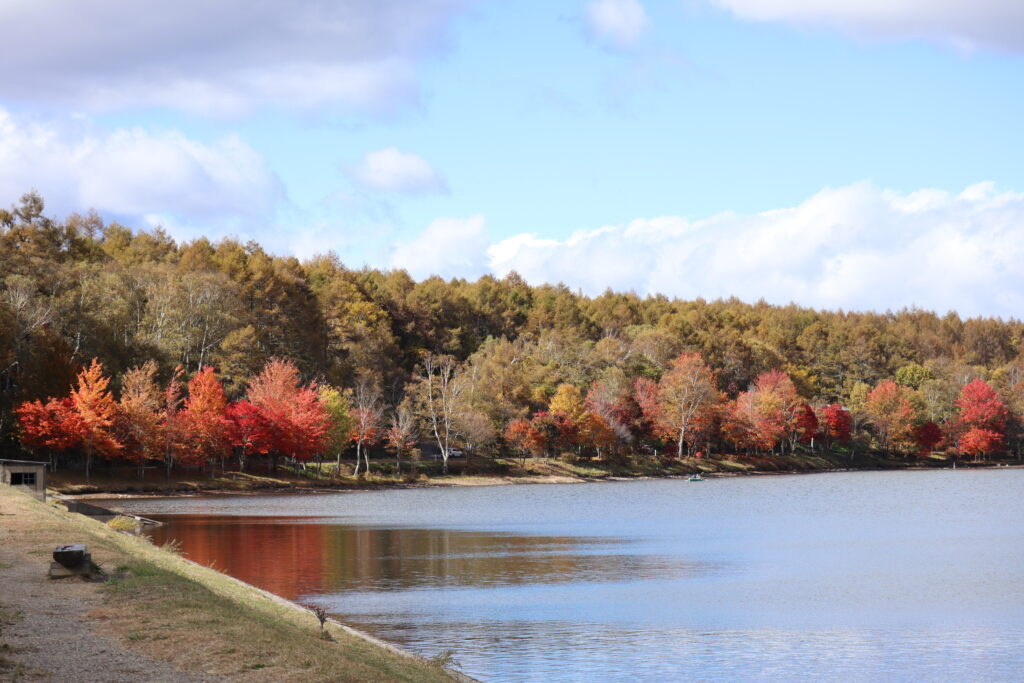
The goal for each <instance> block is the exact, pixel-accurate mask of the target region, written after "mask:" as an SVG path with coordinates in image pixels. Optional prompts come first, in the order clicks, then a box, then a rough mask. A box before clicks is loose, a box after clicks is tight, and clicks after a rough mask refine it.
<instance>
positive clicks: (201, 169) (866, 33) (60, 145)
mask: <svg viewBox="0 0 1024 683" xmlns="http://www.w3.org/2000/svg"><path fill="white" fill-rule="evenodd" d="M214 4H215V5H217V7H216V8H213V9H211V8H210V7H209V6H207V5H209V3H204V2H200V1H199V0H188V1H183V2H179V3H175V4H174V6H173V7H171V6H167V7H162V6H157V5H152V6H150V7H140V6H139V3H131V2H129V1H128V0H100V1H98V2H96V3H93V4H92V5H90V7H89V8H84V7H81V6H79V5H78V4H69V3H66V2H58V1H57V0H33V1H31V2H30V1H29V0H12V2H9V3H6V4H5V6H4V7H3V8H0V21H2V22H3V24H4V25H5V26H7V27H11V33H12V34H13V35H14V36H16V37H15V39H13V40H11V41H10V42H9V43H7V44H6V45H5V46H2V47H0V65H2V66H3V67H4V68H2V69H0V93H3V94H0V192H2V194H3V197H5V198H6V199H3V198H0V202H4V203H13V202H14V201H15V200H16V199H17V196H18V195H19V194H20V193H21V192H23V191H25V190H27V189H30V188H35V189H38V190H39V191H40V192H41V193H42V194H43V195H44V197H45V198H46V199H47V201H48V205H49V207H50V209H51V211H53V212H55V213H57V214H60V215H64V214H66V213H68V212H71V211H84V210H87V209H89V208H95V209H97V210H98V211H100V212H101V213H102V214H103V215H104V216H106V217H108V218H114V219H118V220H121V221H123V222H125V223H126V224H129V225H132V226H136V227H147V226H153V225H162V226H164V227H165V228H166V229H168V230H169V231H170V232H171V233H172V234H173V235H174V236H176V237H178V238H181V239H190V238H194V237H196V236H198V235H208V236H210V237H212V238H218V237H221V236H226V235H234V236H238V237H241V238H254V239H257V240H259V241H261V242H263V243H264V244H265V245H266V246H267V247H268V248H270V249H272V250H273V251H275V252H278V253H294V254H297V255H299V256H303V257H305V256H309V255H312V254H313V253H315V252H318V251H326V250H328V249H333V250H335V251H337V252H338V254H339V255H340V256H341V258H342V259H343V261H345V262H346V263H348V264H349V265H352V266H360V265H363V264H369V265H373V266H379V267H404V268H407V269H408V270H409V271H410V272H411V273H412V274H413V275H414V276H416V277H424V276H426V275H428V274H430V273H439V274H442V275H444V276H446V277H452V276H465V277H476V276H478V275H480V274H483V273H485V272H493V273H495V274H498V275H502V274H504V273H507V272H508V271H510V270H513V269H514V270H517V271H518V272H520V273H522V274H523V275H524V276H525V277H527V279H528V280H530V281H531V282H534V283H537V282H541V281H564V282H566V283H567V284H569V285H571V286H573V287H576V288H580V289H582V290H583V291H586V292H589V293H596V292H600V291H601V290H603V289H604V288H605V287H606V286H611V287H614V288H617V289H633V290H635V291H637V292H638V293H641V294H647V293H652V292H663V293H666V294H669V295H677V296H684V297H693V296H704V297H707V298H716V297H723V296H732V295H736V296H739V297H740V298H743V299H746V300H756V299H758V298H761V297H764V298H766V299H768V300H769V301H772V302H775V303H787V302H789V301H796V302H798V303H801V304H806V305H813V306H819V307H830V308H836V307H842V308H846V309H865V308H871V309H879V310H884V309H887V308H892V309H895V308H899V307H903V306H910V305H918V306H923V307H926V308H932V309H936V310H939V311H945V310H947V309H953V310H958V311H959V312H961V313H963V314H965V315H976V314H992V315H1000V316H1004V317H1009V316H1013V317H1020V315H1021V311H1022V310H1024V309H1022V304H1024V276H1022V275H1019V274H1018V270H1019V268H1018V267H1017V264H1018V263H1020V259H1021V258H1024V239H1022V238H1024V195H1022V193H1024V164H1021V163H1020V159H1021V158H1022V156H1024V154H1022V153H1024V134H1022V132H1021V125H1020V122H1021V121H1024V94H1022V93H1024V6H1022V7H1021V8H1018V7H1016V6H1015V5H1016V4H1017V3H1012V2H1010V1H1009V0H973V1H971V2H968V1H966V0H963V1H961V0H949V1H948V2H944V3H932V2H925V1H924V0H891V2H887V3H871V2H863V1H860V0H664V1H661V2H655V1H653V0H646V1H645V0H595V1H593V2H589V1H587V0H571V1H570V0H563V1H559V2H554V1H551V2H530V3H513V2H508V1H507V0H493V1H490V2H487V1H484V0H476V1H473V0H422V1H419V2H412V1H410V2H384V1H375V0H343V1H340V2H330V1H328V0H303V1H302V2H295V3H269V2H268V3H246V2H241V0H230V1H228V0H226V1H225V2H223V3H214ZM43 27H45V30H46V31H47V33H48V34H49V35H50V36H51V39H50V40H48V41H47V46H46V49H45V50H40V49H39V46H38V44H37V43H34V42H33V41H34V39H33V38H32V36H33V35H36V34H37V33H36V32H37V31H38V30H40V29H41V28H43Z"/></svg>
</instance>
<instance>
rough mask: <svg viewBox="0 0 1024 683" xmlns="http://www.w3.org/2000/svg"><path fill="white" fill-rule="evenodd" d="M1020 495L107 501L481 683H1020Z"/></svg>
mask: <svg viewBox="0 0 1024 683" xmlns="http://www.w3.org/2000/svg"><path fill="white" fill-rule="evenodd" d="M1021 490H1024V470H1013V471H999V472H995V471H988V472H985V471H957V472H885V473H883V472H878V473H872V472H863V473H849V474H829V475H822V476H804V477H745V478H737V479H733V480H719V481H715V482H709V483H707V484H701V485H699V486H695V485H691V484H688V483H686V482H680V481H641V482H626V483H615V484H594V485H573V486H557V485H555V486H515V487H481V488H479V489H475V490H464V489H445V488H438V489H417V490H408V491H370V492H362V493H346V494H326V495H308V496H294V495H293V496H239V497H219V498H205V499H204V498H192V499H160V500H135V501H116V502H113V503H111V504H114V505H118V506H120V507H122V508H126V509H129V510H131V511H134V512H137V513H139V514H142V515H144V516H157V515H161V518H162V519H165V520H167V522H168V524H167V526H166V527H163V528H161V529H159V530H158V531H157V532H156V535H157V539H156V540H157V542H162V541H163V540H164V539H167V538H174V539H177V540H178V541H179V542H181V544H182V547H183V549H184V551H185V552H186V553H187V554H188V556H189V557H191V558H192V559H194V560H196V561H197V562H200V563H203V564H208V563H210V562H213V563H214V564H215V566H216V567H217V568H218V569H221V570H223V571H226V572H228V573H230V574H233V575H235V576H237V577H239V578H241V579H242V580H244V581H248V582H250V583H253V584H256V585H259V586H262V587H264V588H266V589H268V590H270V591H273V592H275V593H278V594H280V595H283V596H285V597H288V598H291V599H294V600H298V601H301V602H315V603H318V604H321V605H323V606H325V607H326V608H328V610H329V611H330V612H332V613H333V614H336V615H338V616H339V617H341V618H342V619H344V620H345V621H348V622H350V623H353V624H354V625H357V626H362V627H363V628H365V629H366V630H368V631H370V632H372V633H374V634H375V635H378V636H380V637H383V638H385V639H388V640H391V641H394V642H398V643H401V644H404V645H406V646H407V647H409V648H411V649H413V650H414V651H416V652H419V653H421V654H424V655H427V656H429V655H433V654H435V653H437V652H439V651H441V650H444V649H447V648H452V649H454V650H455V651H456V656H457V658H458V659H459V660H460V661H461V662H462V663H463V665H464V666H465V669H466V670H467V672H468V673H470V674H472V675H474V676H477V677H479V678H482V679H485V680H488V681H504V680H508V681H524V680H544V681H548V680H570V681H577V680H578V681H620V680H643V681H648V680H650V681H665V680H679V679H687V680H722V679H726V680H735V679H741V680H748V679H757V680H764V679H772V680H818V679H830V680H835V679H840V680H915V681H916V680H1024V656H1022V655H1021V652H1020V643H1021V642H1024V584H1022V583H1021V581H1020V580H1019V577H1020V568H1021V567H1024V526H1022V525H1021V524H1020V519H1022V518H1024V496H1021V495H1020V491H1021ZM101 504H102V503H101ZM192 513H202V514H192Z"/></svg>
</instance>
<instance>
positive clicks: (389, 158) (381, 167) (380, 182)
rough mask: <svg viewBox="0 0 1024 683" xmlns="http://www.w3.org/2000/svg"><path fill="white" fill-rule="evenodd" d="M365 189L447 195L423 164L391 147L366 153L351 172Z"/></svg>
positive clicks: (442, 184) (434, 173)
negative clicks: (441, 193)
mask: <svg viewBox="0 0 1024 683" xmlns="http://www.w3.org/2000/svg"><path fill="white" fill-rule="evenodd" d="M355 177H356V179H357V180H358V181H359V182H360V183H361V184H363V185H364V186H365V187H368V188H371V189H374V190H385V191H390V192H410V193H411V192H447V191H448V186H447V183H445V180H444V178H443V177H442V176H441V174H440V173H438V172H437V170H435V169H434V167H433V166H431V165H430V164H429V163H427V160H426V159H424V158H423V157H421V156H417V155H416V154H409V153H407V152H400V151H398V150H397V149H395V148H394V147H387V148H385V149H381V150H377V151H375V152H368V153H367V154H366V156H365V157H363V160H362V161H361V162H360V163H359V165H358V166H357V167H356V168H355Z"/></svg>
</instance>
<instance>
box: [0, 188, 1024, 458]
mask: <svg viewBox="0 0 1024 683" xmlns="http://www.w3.org/2000/svg"><path fill="white" fill-rule="evenodd" d="M681 277H685V274H681ZM1022 332H1024V327H1022V324H1021V322H1020V321H1017V320H1009V321H1004V320H1001V319H995V318H972V319H966V320H964V319H961V318H960V317H959V316H957V315H956V314H952V313H951V314H947V315H944V316H938V315H936V314H934V313H930V312H926V311H920V310H915V309H910V310H902V311H898V312H895V313H893V312H885V313H870V312H844V311H816V310H812V309H807V308H802V307H798V306H795V305H789V306H772V305H768V304H766V303H764V302H759V303H756V304H746V303H742V302H740V301H737V300H724V301H711V302H708V301H703V300H699V299H698V300H695V301H681V300H677V299H669V298H667V297H664V296H647V297H639V296H637V295H635V294H632V293H617V292H612V291H607V292H605V293H604V294H602V295H600V296H596V297H586V296H583V295H581V294H579V293H577V292H573V291H572V290H570V289H569V288H567V287H565V286H563V285H540V286H535V287H531V286H529V285H528V284H526V283H525V282H524V281H523V280H522V278H520V277H519V276H518V275H516V274H515V273H512V274H510V275H508V276H506V277H504V278H495V277H491V276H484V277H482V278H480V279H478V280H476V281H466V280H462V279H453V280H447V281H446V280H443V279H441V278H437V277H432V278H427V279H426V280H423V281H421V282H416V281H414V280H413V279H412V278H410V277H409V275H408V274H407V273H405V272H404V271H400V270H397V271H383V270H377V269H369V268H362V269H350V268H346V267H345V266H344V265H343V264H342V262H341V260H340V259H339V258H338V257H337V256H336V255H334V254H325V255H320V256H316V257H313V258H310V259H307V260H305V261H300V260H298V259H296V258H292V257H280V256H274V255H271V254H268V253H266V252H265V251H264V250H263V249H262V248H261V247H260V246H259V245H258V244H256V243H253V242H249V243H245V244H243V243H240V242H238V241H236V240H231V239H225V240H221V241H219V242H216V243H211V242H210V241H208V240H206V239H198V240H194V241H192V242H187V243H180V244H179V243H177V242H175V241H174V240H172V239H171V238H170V237H169V236H168V235H167V234H166V233H164V232H163V231H162V230H160V229H154V230H132V229H129V228H127V227H124V226H121V225H119V224H117V223H105V222H104V221H103V220H101V219H100V218H99V217H98V216H97V215H95V214H89V215H85V216H81V215H72V216H69V217H67V218H66V219H63V220H55V219H52V218H48V217H47V216H46V215H45V211H44V204H43V201H42V199H41V198H40V197H39V196H38V195H36V194H33V193H30V194H27V195H25V196H23V197H22V198H21V200H20V201H19V202H18V203H17V204H16V205H14V206H12V207H11V208H10V209H9V210H0V449H2V450H4V451H7V452H13V451H15V450H17V449H20V448H22V447H23V445H24V446H32V444H33V443H35V444H39V443H42V442H39V441H35V442H33V439H50V441H49V442H48V445H47V446H45V448H47V449H50V450H53V451H55V452H72V451H73V452H75V453H79V454H81V456H82V457H83V458H85V459H87V460H88V459H91V458H92V457H95V456H101V457H107V456H109V455H112V454H119V455H116V457H125V458H128V459H129V460H132V461H136V460H137V459H140V458H141V459H142V460H146V461H150V460H162V461H164V462H167V459H168V456H167V454H168V453H169V452H172V453H173V461H174V462H180V463H190V462H191V463H199V462H202V463H207V464H208V465H209V463H212V462H215V461H216V462H221V463H223V460H224V459H225V458H229V457H233V458H239V457H241V458H245V457H251V456H252V455H266V456H268V457H275V456H287V457H296V458H298V459H300V460H302V459H313V458H323V457H327V456H333V457H335V458H337V457H339V454H340V453H341V452H342V450H343V449H342V446H344V449H345V450H346V451H348V450H351V451H352V452H354V455H355V456H357V458H358V461H359V462H361V463H362V465H361V467H365V466H366V464H367V463H368V457H367V449H368V448H370V447H373V448H377V447H379V446H380V445H381V444H382V443H384V442H385V436H386V434H387V433H388V432H389V431H390V430H391V429H392V428H400V429H401V430H402V431H403V433H404V434H405V435H407V438H406V440H405V441H402V442H401V445H399V446H397V447H393V450H397V451H398V452H399V454H401V453H402V452H403V451H404V452H408V451H409V450H410V449H411V448H412V443H413V442H414V441H415V440H417V439H418V440H423V441H427V440H429V441H431V442H433V443H435V444H436V445H437V446H436V447H437V449H438V450H439V452H441V453H442V454H444V455H447V454H448V453H449V452H450V451H451V450H452V449H454V448H459V449H465V450H468V451H470V452H478V453H485V454H492V455H493V454H500V453H505V454H507V453H510V452H515V453H517V454H519V455H522V456H526V455H541V454H549V455H550V454H563V453H565V454H575V455H576V456H577V457H602V458H613V457H623V456H624V455H626V454H630V453H652V454H653V453H655V452H657V453H659V454H660V455H662V456H664V455H665V454H666V452H669V453H672V454H673V455H674V456H675V457H686V456H693V455H696V454H697V453H698V452H701V453H704V452H708V451H712V452H726V453H739V454H743V453H749V454H764V453H772V452H781V451H782V450H784V449H785V450H789V451H791V450H793V449H795V448H798V447H803V448H809V447H811V445H812V444H813V446H814V447H815V448H821V447H829V448H832V447H835V446H842V447H844V448H850V449H853V450H856V449H868V448H875V449H881V450H884V451H889V452H892V453H902V454H906V455H913V454H915V453H919V452H926V451H928V450H930V449H932V448H937V447H938V448H952V449H957V450H959V451H961V452H963V453H967V454H992V453H1001V452H1007V451H1012V452H1015V453H1017V454H1019V453H1020V450H1021V442H1022V438H1021V434H1020V431H1021V430H1020V429H1019V427H1018V425H1019V422H1020V421H1019V418H1018V416H1019V415H1021V413H1022V409H1024V359H1022V358H1021V355H1020V349H1019V346H1020V341H1021V338H1022ZM93 359H96V360H95V361H94V360H93ZM282 368H284V369H286V370H287V373H286V372H285V371H284V370H283V369H282ZM268 372H270V373H271V375H272V376H273V381H274V382H276V384H274V385H273V386H275V387H276V388H275V389H274V391H280V390H281V387H282V386H284V383H285V381H284V379H282V378H283V377H284V376H285V374H287V375H288V378H289V379H288V380H287V382H288V383H290V384H289V386H291V387H293V388H294V389H295V390H296V391H301V392H305V393H304V394H302V396H305V397H306V398H304V399H302V400H304V401H306V404H305V405H306V408H305V409H304V410H305V413H306V416H307V418H308V419H311V420H313V422H302V421H301V420H300V419H299V416H292V417H291V418H289V419H294V420H299V421H298V422H295V423H294V425H302V426H301V427H299V426H293V428H292V430H293V433H291V434H286V433H285V432H286V431H287V430H283V431H277V432H274V431H273V430H272V429H271V428H270V427H269V426H268V425H270V424H273V420H272V419H271V418H270V417H268V416H270V415H275V414H276V413H275V412H274V411H275V410H276V411H278V412H280V411H281V410H283V409H282V408H271V407H269V406H270V405H271V404H270V403H267V404H266V405H265V406H263V407H261V405H262V404H260V403H259V401H261V400H264V399H261V398H260V396H261V395H262V396H264V397H271V396H272V395H273V394H274V392H270V393H269V394H268V393H266V391H267V390H266V389H265V387H266V386H269V385H268V382H270V381H271V377H270V376H268V375H267V373H268ZM90 373H91V374H90ZM274 373H277V374H276V375H275V374H274ZM83 382H85V383H84V384H83ZM101 382H106V384H104V385H103V387H102V389H100V388H98V387H99V384H98V383H101ZM193 384H195V386H194V387H193ZM214 386H216V387H218V388H219V389H215V388H213V387H214ZM193 389H194V390H195V398H193ZM218 391H219V392H220V393H218ZM261 391H263V392H264V393H263V394H261ZM168 392H170V393H171V394H174V395H176V396H178V399H175V400H171V398H169V394H168ZM175 392H176V393H175ZM95 395H106V396H108V399H109V400H104V401H101V402H100V404H99V405H104V406H107V407H106V408H104V409H103V410H100V409H99V408H95V409H93V408H88V405H89V400H91V399H90V398H89V397H90V396H95ZM277 395H282V394H277ZM289 395H291V394H289ZM296 396H298V394H296ZM269 400H270V398H266V401H269ZM296 400H298V399H296ZM175 401H178V403H175ZM80 404H81V405H80ZM172 404H173V405H172ZM111 405H113V406H114V407H110V406H111ZM158 405H162V406H163V408H161V409H160V410H157V409H156V407H155V406H158ZM27 406H28V407H27ZM169 406H171V407H169ZM173 406H177V407H173ZM221 406H223V409H221ZM979 406H986V407H984V408H980V407H979ZM172 407H173V409H172ZM90 410H95V411H96V412H94V413H92V414H91V415H92V417H90V418H89V419H91V420H93V424H94V425H100V424H101V423H104V422H108V421H109V422H110V425H107V426H105V427H102V428H100V429H99V431H89V429H86V428H85V427H83V426H81V425H79V426H75V425H76V424H77V422H76V420H85V419H86V418H85V417H84V416H85V415H86V414H87V413H89V411H90ZM33 411H35V412H33ZM324 411H326V414H327V415H328V417H327V418H324V417H323V415H324ZM332 411H333V412H332ZM76 414H77V415H78V417H77V418H76V417H75V415H76ZM313 415H319V417H317V418H316V419H314V418H313V417H310V416H313ZM33 416H34V417H33ZM204 416H205V417H204ZM275 419H276V418H275ZM282 419H283V418H282ZM304 419H305V418H304ZM33 420H35V422H33ZM317 420H320V422H317ZM44 423H46V424H50V425H51V426H52V425H53V424H61V423H67V425H69V426H68V429H67V430H66V432H65V433H63V434H61V432H60V430H57V431H55V432H53V433H52V434H49V435H48V436H46V435H44V434H43V432H42V431H38V430H37V433H36V434H35V435H33V433H32V430H33V429H36V427H33V425H34V424H44ZM314 423H315V424H319V425H320V427H316V428H315V429H314V428H313V427H312V426H311V425H313V424H314ZM398 423H401V424H398ZM154 425H156V426H154ZM175 425H177V426H175ZM157 426H159V429H157V428H156V427H157ZM172 427H173V429H172ZM321 427H322V429H323V434H320V430H321ZM39 429H41V428H39ZM90 429H91V428H90ZM275 429H276V428H275ZM161 430H162V431H161ZM175 430H177V431H175ZM158 432H159V433H164V432H166V433H167V434H171V436H167V435H166V434H165V436H163V437H160V439H163V440H162V441H161V440H160V439H157V441H155V442H154V441H153V437H152V434H153V433H158ZM173 433H177V434H178V435H177V436H174V435H173ZM186 433H187V436H182V434H186ZM271 433H273V434H276V436H271V435H270V434H271ZM104 434H105V435H106V436H103V435H104ZM302 434H306V435H307V436H306V437H303V436H301V435H302ZM76 435H77V436H76ZM408 435H414V436H408ZM307 437H308V439H309V442H308V443H307V442H303V441H302V439H304V438H307ZM115 442H116V443H117V444H119V445H120V448H115V447H113V446H112V445H111V444H112V443H115ZM169 443H170V444H172V445H171V446H168V444H169ZM225 443H226V444H228V446H227V447H226V450H225V449H224V447H223V444H225ZM65 444H74V445H65ZM154 444H156V445H154ZM160 444H162V446H161V447H162V449H163V450H162V455H161V454H160V453H158V450H159V449H157V447H156V446H157V445H160ZM211 444H213V445H211ZM799 444H805V445H804V446H799ZM35 447H39V446H38V445H37V446H35ZM216 453H225V455H224V456H223V458H222V457H221V456H218V455H211V454H216ZM140 454H141V455H140ZM400 457H401V455H400ZM222 466H223V464H222Z"/></svg>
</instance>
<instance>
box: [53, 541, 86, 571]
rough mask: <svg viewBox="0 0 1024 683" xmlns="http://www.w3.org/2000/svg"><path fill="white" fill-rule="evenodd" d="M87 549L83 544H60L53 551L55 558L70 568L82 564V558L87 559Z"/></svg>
mask: <svg viewBox="0 0 1024 683" xmlns="http://www.w3.org/2000/svg"><path fill="white" fill-rule="evenodd" d="M85 550H86V548H85V546H84V545H81V544H76V545H59V546H57V547H56V548H55V549H54V551H53V559H54V560H55V561H57V562H59V563H60V564H62V565H63V566H65V567H68V568H69V569H70V568H72V567H77V566H79V565H80V564H82V560H84V559H85Z"/></svg>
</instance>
